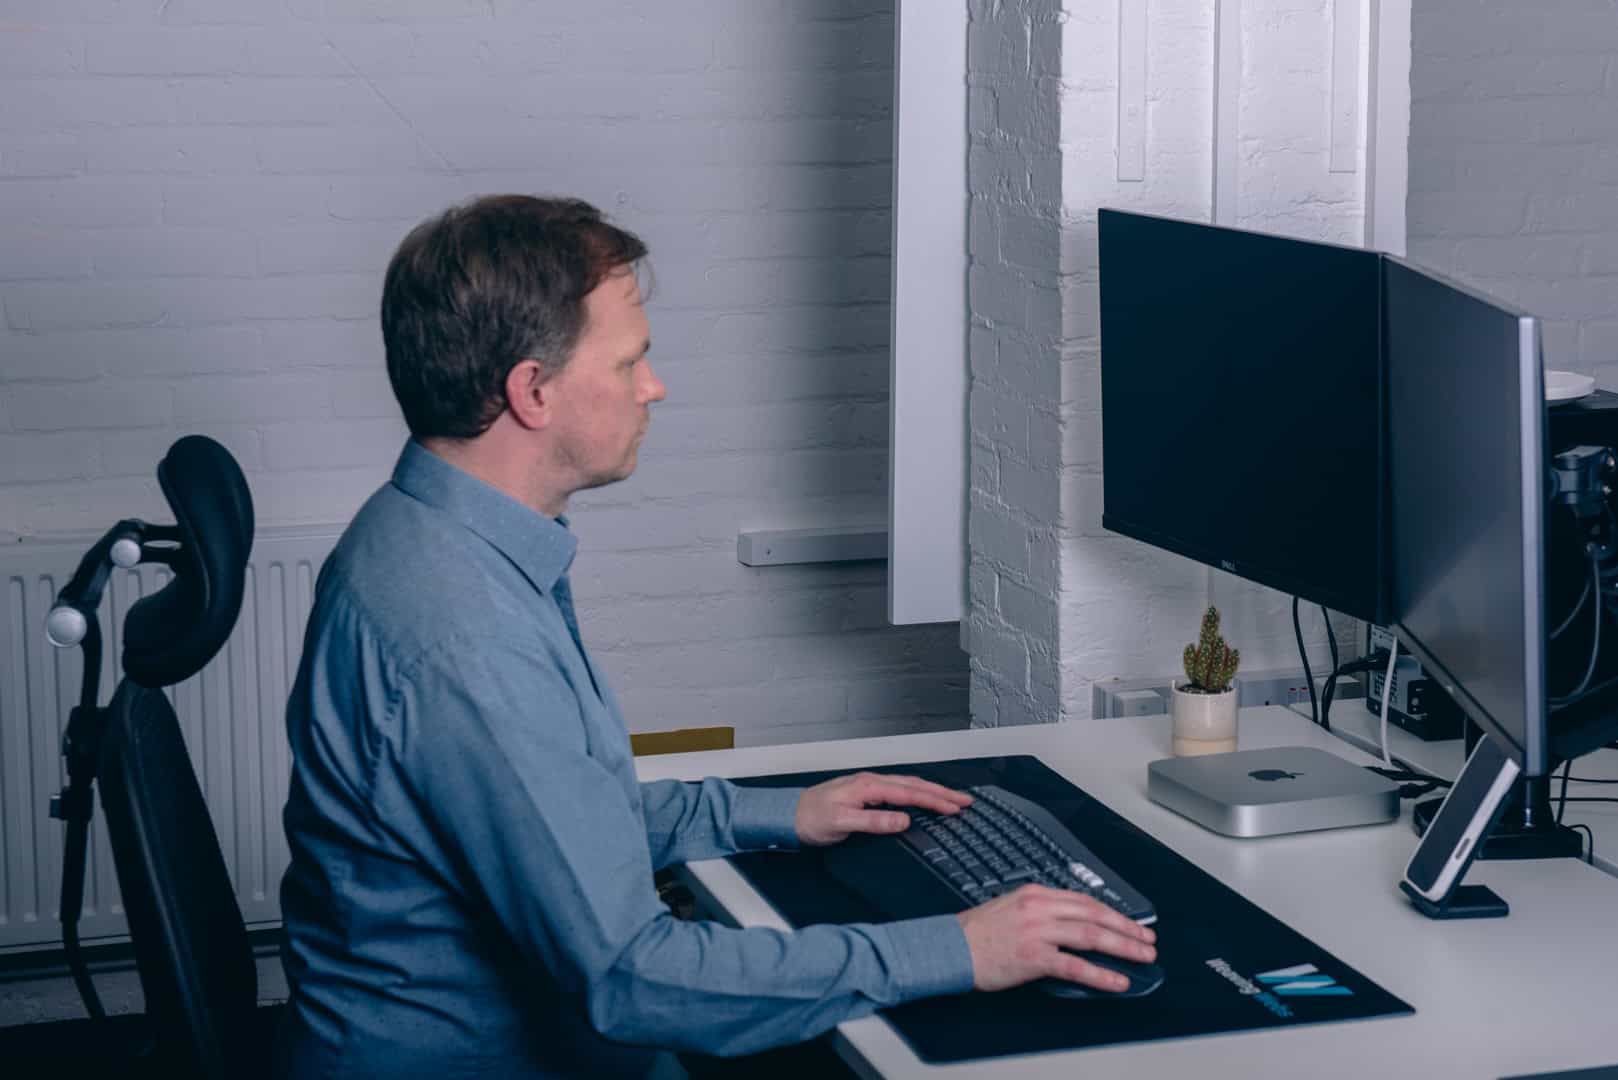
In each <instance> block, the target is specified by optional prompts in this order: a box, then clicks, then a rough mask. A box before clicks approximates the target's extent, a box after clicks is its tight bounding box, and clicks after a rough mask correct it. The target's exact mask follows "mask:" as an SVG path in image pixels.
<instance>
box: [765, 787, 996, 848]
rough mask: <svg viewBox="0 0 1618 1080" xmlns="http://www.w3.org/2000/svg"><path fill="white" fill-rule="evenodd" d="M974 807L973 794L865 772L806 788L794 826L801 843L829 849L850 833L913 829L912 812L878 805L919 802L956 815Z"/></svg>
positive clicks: (922, 805)
mask: <svg viewBox="0 0 1618 1080" xmlns="http://www.w3.org/2000/svg"><path fill="white" fill-rule="evenodd" d="M970 805H972V796H970V795H968V794H966V793H965V792H963V791H954V790H952V789H950V788H947V787H944V786H943V785H941V784H934V783H932V782H931V781H928V780H923V779H921V778H920V777H915V776H890V775H887V774H885V773H868V772H862V773H854V774H852V775H849V776H839V777H838V778H837V779H835V780H828V781H826V782H825V783H824V784H816V785H815V786H814V787H812V788H808V789H806V790H805V791H804V793H803V796H802V797H801V798H800V799H799V800H798V813H797V817H796V819H795V821H794V825H795V826H796V828H797V830H798V840H799V842H800V843H803V844H806V845H808V846H810V847H825V846H826V845H828V844H837V843H841V842H842V841H844V840H847V839H848V837H849V834H851V833H857V832H860V833H901V832H904V831H905V830H906V829H908V828H910V815H909V814H906V813H904V812H903V811H901V810H873V809H871V807H873V806H894V807H897V806H915V807H919V808H921V809H923V810H932V811H934V812H935V813H940V814H956V813H959V812H960V810H961V808H962V807H965V806H970Z"/></svg>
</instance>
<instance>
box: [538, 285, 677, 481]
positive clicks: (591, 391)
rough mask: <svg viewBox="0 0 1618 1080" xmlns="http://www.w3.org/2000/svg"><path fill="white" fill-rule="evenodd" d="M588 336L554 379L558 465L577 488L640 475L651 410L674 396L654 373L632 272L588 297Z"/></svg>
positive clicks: (551, 384)
mask: <svg viewBox="0 0 1618 1080" xmlns="http://www.w3.org/2000/svg"><path fill="white" fill-rule="evenodd" d="M584 320H585V321H584V331H583V333H581V334H580V335H579V342H578V345H577V346H575V347H574V350H573V355H572V357H571V358H570V359H569V360H568V362H567V364H566V366H564V367H563V368H562V370H561V371H560V372H558V373H557V374H556V375H555V376H553V377H552V378H551V379H550V380H549V385H548V389H549V391H550V393H551V395H552V401H553V403H554V404H555V407H556V421H555V433H556V442H555V447H556V450H555V460H556V463H557V464H558V465H560V466H561V467H562V468H564V469H565V470H567V471H568V472H569V473H570V474H571V475H572V480H571V486H572V489H573V490H575V491H580V490H583V489H585V488H593V487H601V486H602V485H604V484H611V483H613V482H614V481H618V480H622V479H624V478H626V477H627V476H629V474H630V473H632V472H634V471H635V457H636V453H637V451H638V450H639V449H640V441H641V439H642V438H643V437H644V436H645V435H646V427H647V424H648V423H650V421H651V411H650V409H649V408H648V406H649V405H651V403H652V402H654V401H662V400H663V398H664V397H665V396H666V395H667V393H668V388H667V387H665V386H664V385H663V383H662V381H661V380H659V379H658V377H657V376H656V375H654V374H653V373H652V365H651V361H650V360H649V359H648V358H647V355H646V354H647V351H648V350H649V349H650V348H651V338H650V326H649V324H648V323H647V321H646V309H645V308H644V307H642V306H641V297H640V283H639V282H637V281H636V280H635V275H634V274H632V273H629V272H627V271H625V272H621V273H616V274H612V275H609V276H608V277H607V279H606V280H605V281H603V282H602V283H601V284H600V285H598V286H596V288H595V289H594V290H593V291H592V292H591V293H590V294H589V295H588V296H586V297H585V298H584Z"/></svg>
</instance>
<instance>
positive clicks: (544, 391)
mask: <svg viewBox="0 0 1618 1080" xmlns="http://www.w3.org/2000/svg"><path fill="white" fill-rule="evenodd" d="M550 382H551V381H550V380H548V379H546V378H545V372H544V369H543V368H541V367H540V365H539V361H537V360H518V361H517V362H516V363H515V364H513V365H512V366H511V370H510V371H508V372H506V408H507V409H508V410H510V412H511V418H512V419H513V420H515V421H517V423H519V424H521V425H522V426H523V427H525V428H531V429H537V428H542V427H546V426H548V425H549V424H550V422H551V417H552V415H553V414H554V412H555V410H554V407H553V406H552V404H551V397H552V396H553V395H552V392H551V391H552V387H551V385H550Z"/></svg>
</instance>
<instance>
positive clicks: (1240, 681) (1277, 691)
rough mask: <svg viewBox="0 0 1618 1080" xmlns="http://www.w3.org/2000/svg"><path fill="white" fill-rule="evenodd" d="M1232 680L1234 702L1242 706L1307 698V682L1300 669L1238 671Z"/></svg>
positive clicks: (1288, 702)
mask: <svg viewBox="0 0 1618 1080" xmlns="http://www.w3.org/2000/svg"><path fill="white" fill-rule="evenodd" d="M1233 681H1234V683H1235V685H1236V704H1237V705H1240V706H1242V707H1243V708H1246V707H1248V706H1253V705H1291V704H1293V703H1294V702H1298V701H1308V700H1309V683H1308V682H1307V681H1306V680H1305V679H1304V677H1303V671H1302V670H1301V669H1299V670H1296V671H1294V670H1290V669H1287V668H1270V669H1268V670H1264V671H1249V672H1240V671H1238V672H1237V673H1236V678H1235V679H1234V680H1233Z"/></svg>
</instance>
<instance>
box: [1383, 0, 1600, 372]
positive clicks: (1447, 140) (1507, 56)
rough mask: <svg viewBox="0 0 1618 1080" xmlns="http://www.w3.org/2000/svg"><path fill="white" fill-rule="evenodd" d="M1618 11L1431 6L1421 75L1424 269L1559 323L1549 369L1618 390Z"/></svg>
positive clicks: (1418, 131)
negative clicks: (1617, 62)
mask: <svg viewBox="0 0 1618 1080" xmlns="http://www.w3.org/2000/svg"><path fill="white" fill-rule="evenodd" d="M1614 54H1618V8H1615V7H1614V5H1612V4H1608V3H1580V2H1575V0H1543V2H1541V3H1536V4H1532V5H1524V4H1512V3H1507V2H1505V0H1489V2H1487V3H1482V4H1479V3H1476V2H1472V3H1463V2H1460V0H1427V2H1423V3H1419V4H1417V5H1416V6H1415V13H1414V18H1413V21H1412V26H1411V65H1410V200H1409V203H1408V214H1409V216H1408V224H1409V231H1410V246H1409V252H1410V257H1411V258H1412V259H1414V260H1415V261H1416V262H1418V263H1421V264H1423V265H1426V266H1431V267H1433V268H1434V269H1437V270H1440V271H1443V272H1446V273H1448V274H1451V275H1453V276H1454V277H1455V278H1457V279H1458V280H1462V281H1466V282H1470V283H1472V284H1473V285H1475V286H1476V287H1478V288H1480V289H1482V290H1484V291H1485V292H1488V293H1489V294H1491V295H1493V296H1497V297H1500V298H1501V299H1503V300H1506V301H1509V302H1511V303H1515V304H1517V305H1520V306H1521V307H1522V308H1524V309H1525V310H1527V311H1530V312H1532V313H1534V314H1535V315H1538V316H1540V317H1542V318H1543V319H1544V333H1545V339H1544V341H1545V364H1546V366H1547V367H1552V368H1567V369H1572V370H1576V371H1580V372H1584V373H1586V374H1590V375H1594V376H1595V377H1596V380H1597V382H1598V383H1599V384H1600V385H1601V386H1602V387H1604V388H1606V389H1613V388H1615V387H1618V78H1615V70H1614V68H1613V56H1614Z"/></svg>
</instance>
